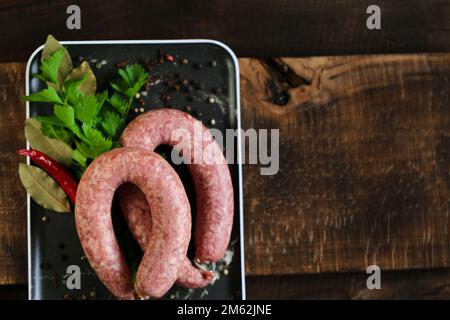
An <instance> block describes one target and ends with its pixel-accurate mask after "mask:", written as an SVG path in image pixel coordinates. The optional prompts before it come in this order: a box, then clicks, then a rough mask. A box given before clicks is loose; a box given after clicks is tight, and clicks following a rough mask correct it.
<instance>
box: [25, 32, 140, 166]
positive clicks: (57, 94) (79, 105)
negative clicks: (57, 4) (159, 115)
mask: <svg viewBox="0 0 450 320" xmlns="http://www.w3.org/2000/svg"><path fill="white" fill-rule="evenodd" d="M49 41H51V43H50V44H51V45H49V47H52V48H54V49H55V50H54V51H53V52H48V51H49V50H48V49H47V52H46V57H43V58H42V60H41V64H40V67H39V68H40V73H39V74H37V75H35V76H36V78H38V79H40V80H42V81H45V82H46V83H47V88H46V89H43V90H41V91H39V92H37V93H34V94H31V95H29V96H27V97H25V100H28V101H33V102H46V103H51V104H52V105H53V114H52V115H49V116H38V117H36V118H37V120H39V121H40V123H41V131H42V134H43V135H45V136H47V137H50V138H53V139H59V140H61V141H63V142H64V143H66V144H68V145H69V146H70V147H71V148H72V163H73V164H75V165H76V166H77V167H78V169H79V171H80V173H82V172H83V171H84V170H85V169H86V167H87V165H88V164H89V163H90V161H92V160H93V159H95V158H96V157H98V156H99V155H100V154H102V153H103V152H106V151H108V150H110V149H112V148H115V147H117V146H119V142H118V137H119V135H120V133H121V132H122V130H123V128H124V127H125V124H126V119H127V116H128V112H129V110H130V107H131V105H132V103H133V99H134V97H135V95H136V94H137V93H138V92H139V90H141V88H142V87H143V86H144V85H145V83H146V82H147V80H148V73H147V72H146V71H145V70H144V69H143V68H142V66H140V65H139V64H132V65H129V66H126V67H125V68H122V69H119V70H118V74H119V76H120V78H119V79H117V80H115V81H112V82H111V83H110V84H111V87H112V88H113V89H114V92H113V93H112V94H111V95H109V94H108V92H107V91H103V92H99V93H96V79H95V75H94V73H93V72H92V70H91V69H90V67H89V64H88V63H87V62H83V64H82V65H80V66H79V67H78V68H75V69H73V68H72V66H71V61H70V69H67V59H65V55H68V52H67V50H66V48H64V47H62V46H61V45H60V44H59V43H58V42H57V41H56V40H55V39H54V38H50V37H49V39H48V40H47V43H46V46H47V44H48V43H49ZM44 52H45V48H44ZM69 57H70V56H69ZM63 63H64V65H63ZM67 71H69V72H67ZM42 151H43V152H45V150H42Z"/></svg>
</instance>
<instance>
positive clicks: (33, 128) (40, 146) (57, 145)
mask: <svg viewBox="0 0 450 320" xmlns="http://www.w3.org/2000/svg"><path fill="white" fill-rule="evenodd" d="M25 137H26V138H27V140H28V141H29V142H30V146H31V147H32V148H33V149H37V150H39V151H41V152H43V153H45V154H46V155H48V156H49V157H51V158H53V159H54V160H55V161H57V162H59V163H61V164H63V165H65V166H69V165H70V164H71V161H72V152H73V151H72V148H71V147H70V146H69V145H68V144H66V143H64V142H63V141H61V140H59V139H52V138H49V137H47V136H45V135H44V134H42V131H41V123H40V122H39V120H37V119H34V118H29V119H27V120H26V121H25Z"/></svg>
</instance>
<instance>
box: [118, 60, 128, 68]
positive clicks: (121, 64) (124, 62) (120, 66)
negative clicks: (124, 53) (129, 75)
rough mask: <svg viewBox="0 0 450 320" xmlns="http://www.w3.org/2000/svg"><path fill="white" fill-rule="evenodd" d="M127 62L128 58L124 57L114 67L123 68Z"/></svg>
mask: <svg viewBox="0 0 450 320" xmlns="http://www.w3.org/2000/svg"><path fill="white" fill-rule="evenodd" d="M127 64H128V59H125V60H122V61H119V62H118V63H117V64H116V67H117V68H123V67H125V66H126V65H127Z"/></svg>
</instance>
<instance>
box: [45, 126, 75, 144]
mask: <svg viewBox="0 0 450 320" xmlns="http://www.w3.org/2000/svg"><path fill="white" fill-rule="evenodd" d="M41 125H42V126H41V132H42V133H43V134H44V135H46V136H47V137H49V138H53V139H60V140H62V141H64V142H65V143H66V144H68V145H70V144H72V141H73V134H72V132H70V131H69V130H67V129H65V128H63V127H60V126H55V125H52V124H51V123H47V122H41Z"/></svg>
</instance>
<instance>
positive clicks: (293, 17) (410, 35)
mask: <svg viewBox="0 0 450 320" xmlns="http://www.w3.org/2000/svg"><path fill="white" fill-rule="evenodd" d="M73 3H74V2H73V1H70V0H58V1H56V0H47V1H38V0H2V1H0V48H2V50H0V61H1V62H4V61H22V62H25V61H26V59H27V58H28V57H29V56H30V54H31V52H32V51H33V50H34V48H36V47H38V46H39V45H40V44H41V42H42V39H45V37H46V36H47V34H48V33H50V32H51V33H53V34H54V35H55V36H56V37H57V38H58V39H59V40H102V39H187V38H191V39H198V38H210V39H216V40H220V41H223V42H225V43H226V44H227V45H229V46H230V47H231V48H232V49H233V50H234V51H235V52H236V53H237V54H238V56H240V57H244V56H245V57H264V58H266V57H286V56H311V55H336V54H367V53H400V52H401V53H412V52H433V51H434V52H435V51H450V19H448V17H449V16H450V1H448V0H396V1H390V0H377V1H376V2H375V3H374V1H371V0H338V1H330V0H302V1H298V0H264V1H261V0H245V1H242V0H215V1H210V0H196V1H167V0H152V1H145V0H127V1H123V0H96V1H89V0H78V1H76V2H75V3H76V4H77V5H79V6H80V8H81V30H69V29H67V28H66V19H67V17H68V15H67V14H66V9H67V7H68V6H69V5H70V4H73ZM372 4H377V5H379V6H380V8H381V11H382V22H381V30H375V31H372V30H368V29H367V28H366V19H367V17H368V15H367V14H366V9H367V7H368V6H369V5H372Z"/></svg>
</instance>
